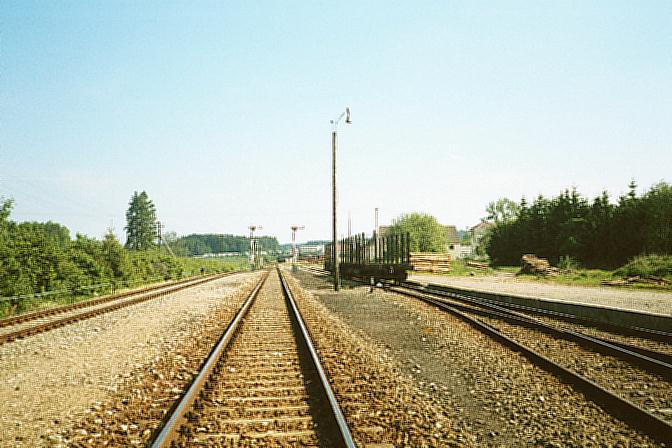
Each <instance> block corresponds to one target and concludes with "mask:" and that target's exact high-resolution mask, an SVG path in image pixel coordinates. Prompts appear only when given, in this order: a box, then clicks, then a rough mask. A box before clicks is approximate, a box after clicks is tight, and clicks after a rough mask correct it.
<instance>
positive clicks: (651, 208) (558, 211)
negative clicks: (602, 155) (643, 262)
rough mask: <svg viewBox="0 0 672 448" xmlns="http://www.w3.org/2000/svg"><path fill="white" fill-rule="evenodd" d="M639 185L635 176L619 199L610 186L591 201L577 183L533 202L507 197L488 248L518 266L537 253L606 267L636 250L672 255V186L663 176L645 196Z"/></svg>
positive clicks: (496, 260) (495, 257)
mask: <svg viewBox="0 0 672 448" xmlns="http://www.w3.org/2000/svg"><path fill="white" fill-rule="evenodd" d="M636 189H637V184H636V183H635V182H634V181H632V182H631V183H630V185H629V191H628V193H627V194H624V195H622V196H620V197H619V198H618V201H617V203H615V204H614V203H612V202H611V201H610V198H609V194H608V193H607V192H606V191H604V192H603V193H602V194H601V195H600V196H598V197H596V198H594V199H593V200H592V201H591V200H589V199H588V198H585V197H582V196H581V195H580V194H579V193H578V192H577V191H576V188H572V189H567V190H565V191H563V192H562V193H561V194H560V195H558V196H556V197H554V198H550V199H549V198H545V197H543V196H542V195H539V196H538V197H537V198H536V199H535V200H534V201H533V202H532V203H531V204H528V203H527V201H526V200H525V198H523V199H522V200H521V202H520V203H519V204H516V203H510V202H512V201H510V200H506V201H509V202H507V203H506V205H507V207H506V210H505V211H504V212H503V213H500V215H499V216H500V217H501V219H500V220H499V221H498V222H497V221H496V226H495V227H494V229H493V230H492V231H491V233H490V235H489V239H488V240H487V242H486V252H487V254H488V255H489V257H490V259H491V260H492V263H493V264H495V265H511V264H513V265H515V264H518V263H520V258H521V256H522V255H524V254H527V253H533V254H536V255H537V256H540V257H544V258H547V259H548V260H549V261H550V262H551V263H553V264H557V263H558V262H559V261H560V260H561V258H565V257H569V258H570V259H571V260H574V261H577V262H579V263H580V264H582V265H583V266H585V267H595V268H606V269H613V268H616V267H618V266H622V265H623V264H625V263H626V262H628V260H630V259H632V258H634V257H636V256H638V255H644V254H646V255H652V254H657V255H667V254H672V186H671V185H670V184H667V183H666V182H662V181H661V182H659V183H657V184H655V185H654V186H652V187H651V188H650V189H649V190H648V191H647V192H645V193H644V194H643V195H641V196H637V192H636ZM491 205H492V203H491ZM490 211H500V212H501V210H494V209H492V208H491V210H489V212H490ZM510 211H513V213H509V212H510Z"/></svg>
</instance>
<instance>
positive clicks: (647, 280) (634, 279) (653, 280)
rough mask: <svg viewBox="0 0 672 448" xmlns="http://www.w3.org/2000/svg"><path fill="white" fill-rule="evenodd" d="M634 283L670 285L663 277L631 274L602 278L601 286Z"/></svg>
mask: <svg viewBox="0 0 672 448" xmlns="http://www.w3.org/2000/svg"><path fill="white" fill-rule="evenodd" d="M635 283H640V284H644V285H656V286H670V285H672V282H670V281H669V280H665V279H664V278H660V277H654V276H653V275H647V276H643V277H642V276H641V275H633V276H631V277H625V278H622V279H617V280H603V281H602V285H603V286H628V285H632V284H635Z"/></svg>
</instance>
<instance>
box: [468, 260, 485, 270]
mask: <svg viewBox="0 0 672 448" xmlns="http://www.w3.org/2000/svg"><path fill="white" fill-rule="evenodd" d="M467 266H469V267H470V268H474V269H478V270H479V271H487V270H488V263H481V262H478V261H467Z"/></svg>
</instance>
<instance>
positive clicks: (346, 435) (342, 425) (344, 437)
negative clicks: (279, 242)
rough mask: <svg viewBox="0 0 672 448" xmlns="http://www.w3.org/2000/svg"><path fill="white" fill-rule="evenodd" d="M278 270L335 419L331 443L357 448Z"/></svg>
mask: <svg viewBox="0 0 672 448" xmlns="http://www.w3.org/2000/svg"><path fill="white" fill-rule="evenodd" d="M276 269H277V271H278V275H279V276H280V283H282V289H283V292H284V293H285V297H286V298H287V301H288V302H289V304H290V305H291V309H292V311H293V315H294V318H295V319H296V323H297V325H298V326H299V328H300V330H301V335H302V338H301V340H302V341H303V342H304V344H305V345H306V348H307V349H308V351H309V353H310V358H311V361H312V364H313V367H314V368H315V370H316V371H317V374H318V376H319V378H320V385H321V389H322V392H323V394H324V395H325V397H326V399H327V401H328V403H329V406H330V410H331V412H330V413H329V414H330V416H332V417H333V420H334V421H333V422H332V424H334V423H335V424H336V427H337V428H338V431H337V432H334V434H333V436H334V438H335V440H332V441H331V443H333V445H334V446H342V447H348V448H355V447H356V446H357V445H355V442H354V440H353V439H352V435H351V434H350V428H348V424H347V422H346V421H345V417H344V416H343V412H342V411H341V408H340V406H339V405H338V401H337V400H336V396H335V395H334V392H333V390H332V389H331V386H330V385H329V379H328V378H327V375H326V373H325V372H324V369H323V368H322V364H321V363H320V358H319V355H318V354H317V350H315V346H314V345H313V343H312V340H311V338H310V333H309V331H308V328H307V327H306V324H305V323H304V321H303V318H302V317H301V312H300V311H299V308H298V307H297V305H296V301H295V300H294V296H293V295H292V291H291V289H290V288H289V285H288V284H287V281H286V280H285V277H284V275H283V274H282V272H281V271H280V268H279V267H278V268H276Z"/></svg>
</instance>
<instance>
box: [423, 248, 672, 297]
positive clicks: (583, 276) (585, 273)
mask: <svg viewBox="0 0 672 448" xmlns="http://www.w3.org/2000/svg"><path fill="white" fill-rule="evenodd" d="M572 267H573V268H572V269H571V271H570V272H568V273H565V274H560V275H557V276H549V277H541V276H536V275H529V274H522V275H516V279H518V280H524V281H530V282H535V283H546V284H556V285H567V286H602V282H603V281H609V280H614V279H618V278H623V277H628V276H635V275H641V276H642V277H646V276H655V277H661V278H664V279H666V280H670V281H672V256H660V255H648V256H641V257H636V258H634V259H633V260H632V261H630V262H629V263H628V264H626V265H625V266H623V267H621V268H619V269H616V270H615V271H609V270H604V269H586V268H580V267H577V265H576V264H573V265H572ZM451 268H452V271H451V272H450V273H448V274H432V273H424V272H423V273H421V274H422V275H437V276H448V277H476V276H488V275H497V274H498V273H506V274H509V275H511V274H518V272H519V271H520V266H497V267H496V268H493V267H488V269H487V270H480V269H476V268H473V267H471V266H467V264H466V262H465V261H464V260H454V261H452V262H451ZM417 274H420V273H417ZM614 288H615V289H622V288H625V289H644V290H658V291H667V292H669V291H672V286H659V285H652V284H643V283H632V284H630V285H628V286H619V287H614Z"/></svg>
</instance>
